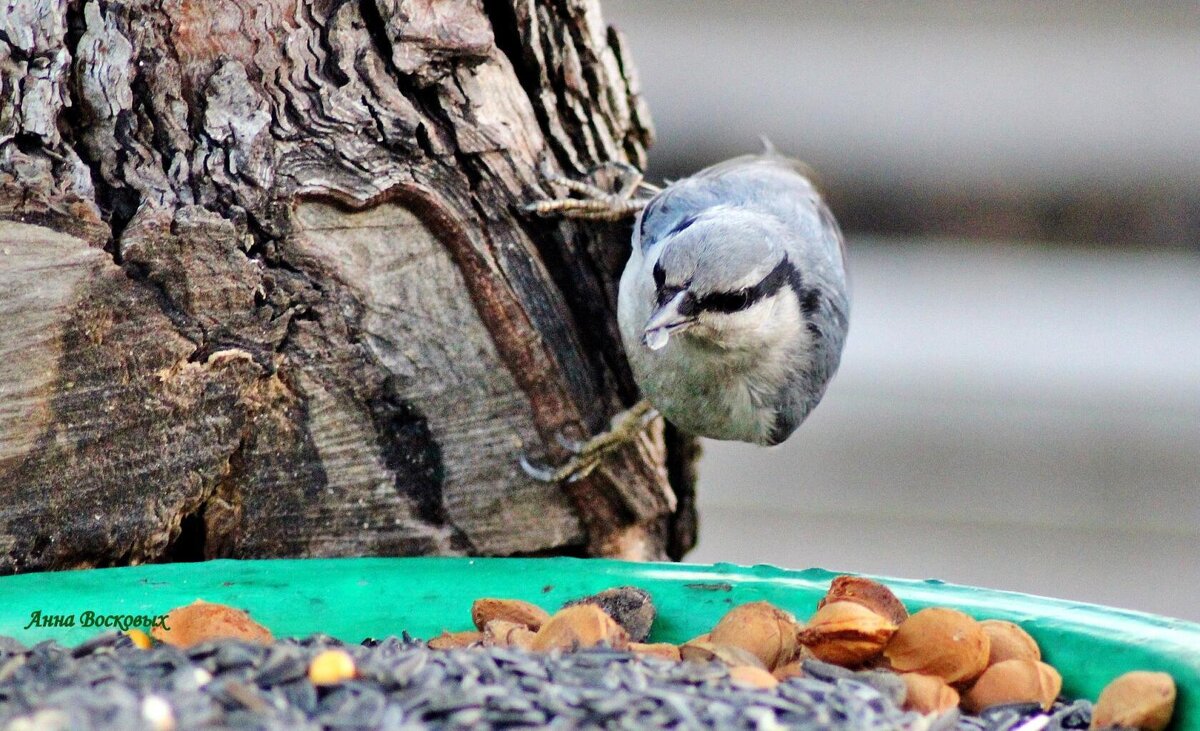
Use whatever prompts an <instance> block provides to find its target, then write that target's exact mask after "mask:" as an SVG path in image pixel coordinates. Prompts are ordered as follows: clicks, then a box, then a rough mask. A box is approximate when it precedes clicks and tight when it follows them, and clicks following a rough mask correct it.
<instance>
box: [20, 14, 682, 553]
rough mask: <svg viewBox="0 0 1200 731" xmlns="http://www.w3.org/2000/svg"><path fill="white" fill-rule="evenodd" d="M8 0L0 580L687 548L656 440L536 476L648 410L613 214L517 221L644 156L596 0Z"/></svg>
mask: <svg viewBox="0 0 1200 731" xmlns="http://www.w3.org/2000/svg"><path fill="white" fill-rule="evenodd" d="M0 9H2V12H3V18H2V19H0V91H2V92H3V97H2V99H0V219H3V220H5V221H8V222H7V223H4V222H2V221H0V551H2V552H3V555H0V572H11V571H21V570H34V569H48V568H64V567H71V566H97V565H114V564H125V563H140V562H146V561H162V560H190V559H198V558H208V557H218V556H239V557H245V556H283V555H287V556H307V555H362V554H406V555H407V554H434V553H442V554H445V553H475V554H492V555H496V554H518V553H520V554H529V553H563V552H568V553H586V554H592V555H598V554H603V555H618V556H624V557H631V558H658V557H665V556H667V555H670V556H674V557H678V556H680V555H682V553H683V552H684V551H686V550H687V549H688V548H690V547H691V545H692V543H693V542H694V526H695V516H694V508H693V501H692V500H691V490H692V483H693V481H694V479H693V475H692V473H691V467H690V466H691V462H692V461H693V459H694V449H693V447H692V446H691V445H692V442H691V441H690V440H688V439H686V438H683V437H679V436H676V435H673V434H671V435H668V437H667V438H666V443H664V435H663V433H662V429H661V426H660V427H658V428H656V429H652V430H650V431H648V432H647V434H646V435H645V436H644V437H643V438H642V439H641V441H640V442H639V443H638V444H636V445H632V446H631V447H630V448H629V449H627V450H625V451H623V452H621V453H618V454H617V455H614V458H613V459H612V460H611V461H610V462H609V463H607V464H606V465H605V466H604V467H603V468H602V469H600V470H597V472H596V473H594V475H593V476H591V477H589V478H588V479H586V480H582V481H580V482H579V483H577V484H573V485H570V486H566V487H564V486H557V485H545V484H541V483H537V482H534V481H531V480H530V479H529V478H528V477H526V476H525V475H524V473H523V472H522V471H521V470H520V468H519V466H518V457H519V456H520V455H521V454H522V453H524V452H529V453H532V454H534V455H542V454H546V455H548V456H549V457H550V458H554V459H561V458H563V457H565V455H564V454H563V453H562V450H561V447H559V446H558V445H557V444H556V442H555V440H554V435H555V434H556V433H560V432H561V433H563V434H566V435H568V436H572V437H576V438H579V437H583V436H586V435H588V434H590V433H594V432H595V431H597V430H599V429H600V428H602V427H603V426H604V425H605V423H606V422H607V419H608V417H609V416H610V415H612V414H613V413H615V412H616V411H618V410H620V408H622V407H623V406H624V405H628V404H630V403H632V402H633V401H634V400H635V399H636V388H635V387H634V385H633V383H632V381H631V378H630V375H629V372H628V369H627V367H626V365H625V362H624V357H623V355H622V353H621V349H620V344H619V337H618V335H617V331H616V323H615V314H614V313H615V307H616V304H615V303H616V282H617V278H618V276H619V273H620V268H621V266H622V265H623V262H624V259H625V257H626V255H627V253H628V243H627V242H628V233H629V232H628V229H627V227H624V226H604V227H589V228H583V227H580V226H578V225H575V224H572V223H568V222H563V223H553V222H546V221H542V220H530V219H528V218H527V217H525V216H523V215H522V214H521V213H520V210H519V206H520V204H521V203H524V202H526V201H529V200H532V199H537V198H540V197H546V196H547V194H548V192H547V191H545V190H544V188H543V183H542V181H543V178H544V175H545V174H547V173H557V174H564V173H565V174H567V175H571V176H579V175H583V174H585V173H587V172H588V171H589V170H590V169H591V168H593V167H594V166H596V165H597V164H599V163H602V162H605V161H610V160H617V161H625V162H632V163H634V164H638V165H641V164H643V163H644V155H645V148H646V145H647V144H648V142H649V140H650V138H651V132H650V127H649V124H650V123H649V117H648V114H647V113H646V110H645V106H644V104H643V102H642V100H641V97H640V96H639V92H638V88H637V82H636V79H635V78H634V76H633V72H632V68H631V66H630V63H629V59H628V58H627V57H626V56H625V53H624V50H623V49H622V47H621V44H620V38H619V36H618V35H617V34H616V33H615V32H613V31H611V30H609V29H607V28H606V27H605V26H604V24H603V21H602V19H601V17H600V13H599V9H598V7H597V5H596V3H594V2H589V1H588V0H543V1H540V2H531V1H529V0H512V1H511V2H501V1H499V0H497V1H495V2H490V1H489V2H484V3H481V2H479V1H478V0H453V1H451V0H443V1H441V2H435V3H429V2H420V1H418V0H356V1H353V2H348V1H345V0H325V1H317V2H296V1H295V0H166V2H160V1H159V0H134V1H132V2H122V3H116V2H100V1H98V0H83V1H82V2H80V1H79V0H70V1H68V0H21V1H19V2H17V1H14V0H9V2H7V3H0ZM29 224H34V225H29Z"/></svg>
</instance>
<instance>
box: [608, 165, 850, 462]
mask: <svg viewBox="0 0 1200 731" xmlns="http://www.w3.org/2000/svg"><path fill="white" fill-rule="evenodd" d="M848 315H849V302H848V298H847V293H846V274H845V265H844V245H843V241H842V235H841V231H840V230H839V229H838V226H837V223H836V222H835V221H834V219H833V215H832V214H831V213H830V211H829V209H828V208H827V207H826V205H825V203H824V202H823V201H822V200H821V197H820V194H819V193H818V192H817V190H816V188H815V187H813V185H812V183H811V182H810V181H809V180H808V178H807V177H806V175H805V174H804V171H803V168H802V167H801V166H800V165H799V164H798V163H796V162H794V161H792V160H789V159H787V158H784V157H782V156H780V155H778V154H774V153H773V152H769V153H767V154H764V155H749V156H745V157H739V158H735V159H733V160H729V161H727V162H724V163H721V164H719V165H715V166H713V167H710V168H707V169H705V170H702V171H701V172H699V173H697V174H695V175H692V176H689V177H687V178H683V179H682V180H679V181H676V182H674V183H672V184H671V185H669V186H668V187H666V188H665V189H664V190H662V191H661V192H660V193H658V194H657V195H655V196H654V197H653V198H652V199H651V200H650V201H649V203H648V204H647V205H646V207H645V209H644V210H643V211H642V213H641V214H640V215H639V216H638V218H637V221H636V223H635V225H634V235H633V251H632V254H631V255H630V258H629V262H628V264H626V267H625V272H624V274H623V275H622V276H621V285H620V297H619V302H618V319H619V322H620V328H621V336H622V340H623V341H624V344H625V350H626V352H627V353H628V354H629V361H630V365H631V366H632V368H633V374H634V377H635V379H636V380H637V382H638V385H639V386H640V387H641V389H642V392H643V393H644V394H645V396H646V398H648V399H649V400H650V402H651V403H652V404H653V405H654V406H655V408H657V409H658V410H659V411H660V412H661V413H662V414H663V416H665V417H666V418H667V419H669V420H670V421H671V422H673V423H674V424H675V425H677V426H678V427H680V428H681V429H683V430H685V431H687V432H690V433H692V434H696V435H699V436H705V437H711V438H714V439H727V440H739V441H745V442H753V443H757V444H778V443H779V442H781V441H783V440H784V439H786V438H787V437H788V436H789V435H791V433H792V432H793V431H794V430H795V429H796V427H798V426H799V425H800V423H801V422H802V421H804V419H805V417H806V416H807V415H808V414H809V412H811V411H812V409H813V408H814V407H815V406H816V405H817V403H818V402H819V401H820V400H821V397H822V396H823V395H824V393H825V388H826V386H827V385H828V383H829V380H830V379H831V378H832V377H833V374H834V372H835V371H836V370H837V367H838V362H839V361H840V359H841V353H842V345H843V343H844V342H845V338H846V329H847V323H848Z"/></svg>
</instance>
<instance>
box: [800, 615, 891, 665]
mask: <svg viewBox="0 0 1200 731" xmlns="http://www.w3.org/2000/svg"><path fill="white" fill-rule="evenodd" d="M895 632H896V625H895V624H893V623H892V622H891V621H890V620H888V619H887V617H884V616H883V615H881V614H879V613H878V612H875V611H873V610H871V609H868V608H867V607H865V606H863V605H861V604H857V603H855V602H849V601H845V602H831V603H829V604H826V605H825V606H823V607H821V608H819V609H818V610H817V612H816V614H814V615H813V616H812V618H811V619H809V620H808V624H807V625H806V626H804V627H803V628H802V629H801V630H800V632H799V634H798V635H797V639H798V640H799V642H800V644H802V645H804V646H805V647H807V648H808V650H809V651H810V652H812V654H813V655H814V656H815V657H816V658H817V659H818V660H823V661H825V662H829V663H833V664H835V665H842V666H844V667H856V666H859V665H862V664H863V663H865V662H866V661H868V660H870V659H871V658H873V657H875V656H877V655H878V654H879V653H880V652H881V651H882V650H883V648H884V647H885V646H886V645H887V644H888V640H889V639H890V638H891V637H892V635H893V633H895Z"/></svg>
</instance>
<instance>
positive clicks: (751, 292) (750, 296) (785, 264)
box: [696, 257, 800, 313]
mask: <svg viewBox="0 0 1200 731" xmlns="http://www.w3.org/2000/svg"><path fill="white" fill-rule="evenodd" d="M799 276H800V273H799V272H797V271H796V268H795V267H794V266H792V262H790V261H788V259H787V257H784V258H783V260H782V261H780V262H779V263H778V264H776V265H775V268H774V269H772V270H771V272H770V273H769V274H767V276H765V277H763V279H762V281H761V282H759V283H758V284H755V285H754V286H753V287H747V288H746V289H740V290H738V291H736V292H713V293H711V294H706V295H704V296H703V297H700V298H699V299H697V300H696V308H697V309H699V310H705V311H708V312H724V313H731V312H739V311H741V310H745V309H748V308H750V307H751V306H753V305H754V304H755V303H757V302H759V301H760V300H762V299H764V298H766V297H770V296H771V295H773V294H775V293H776V292H778V291H779V290H780V289H782V288H783V287H784V285H786V284H789V283H790V282H791V281H792V280H793V279H794V278H799Z"/></svg>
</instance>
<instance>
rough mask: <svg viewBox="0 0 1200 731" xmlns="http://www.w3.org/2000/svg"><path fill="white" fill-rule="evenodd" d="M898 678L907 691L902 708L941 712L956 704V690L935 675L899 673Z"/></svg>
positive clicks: (957, 699)
mask: <svg viewBox="0 0 1200 731" xmlns="http://www.w3.org/2000/svg"><path fill="white" fill-rule="evenodd" d="M900 679H901V680H903V681H904V687H905V688H907V689H908V693H907V694H906V695H905V697H904V710H906V711H916V712H917V713H942V712H943V711H948V710H950V709H951V708H956V707H957V706H958V701H959V697H958V691H957V690H955V689H954V688H951V687H950V686H949V685H948V684H947V683H946V681H944V680H942V679H941V678H939V677H937V676H935V675H921V674H920V673H901V674H900Z"/></svg>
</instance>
